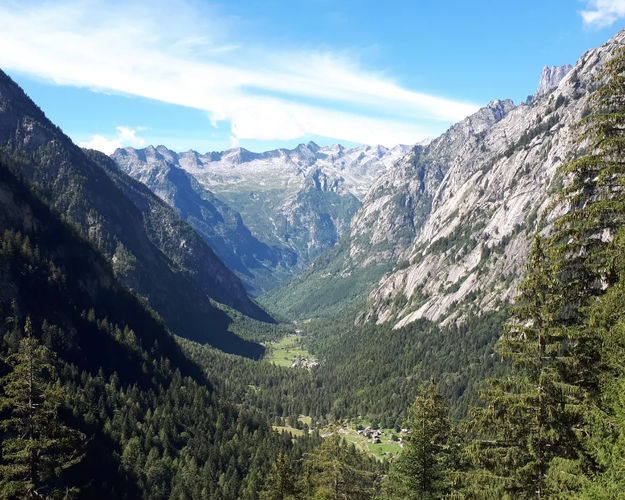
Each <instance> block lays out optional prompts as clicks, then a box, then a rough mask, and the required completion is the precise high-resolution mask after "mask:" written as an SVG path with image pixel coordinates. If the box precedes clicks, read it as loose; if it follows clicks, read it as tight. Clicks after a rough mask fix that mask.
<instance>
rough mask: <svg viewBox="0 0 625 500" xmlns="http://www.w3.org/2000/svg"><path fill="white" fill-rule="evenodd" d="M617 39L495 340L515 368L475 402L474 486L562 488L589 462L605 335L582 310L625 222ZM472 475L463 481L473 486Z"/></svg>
mask: <svg viewBox="0 0 625 500" xmlns="http://www.w3.org/2000/svg"><path fill="white" fill-rule="evenodd" d="M624 54H625V49H623V48H621V49H619V50H618V51H617V53H616V55H615V57H614V58H613V59H612V60H611V61H609V62H608V63H607V65H606V70H605V72H604V73H603V75H601V76H602V78H604V81H605V83H604V85H603V86H602V87H601V88H600V89H599V90H598V91H597V92H595V93H594V94H593V95H592V96H591V99H590V103H591V107H590V110H591V113H590V114H589V115H588V116H587V117H586V118H585V119H583V120H582V121H581V122H580V127H581V128H582V130H583V134H582V136H581V137H582V139H581V141H582V142H581V143H582V144H583V145H584V147H586V148H587V151H588V152H587V154H585V155H583V156H581V157H580V158H577V159H575V160H573V161H571V162H570V163H568V164H566V165H565V166H564V167H563V169H562V170H563V172H564V174H565V176H566V179H567V187H566V188H565V189H563V190H562V192H561V193H560V196H559V197H558V198H557V200H556V203H555V205H557V206H558V207H559V208H560V209H561V211H563V212H564V215H562V216H560V217H558V218H557V219H556V220H555V222H554V224H553V231H552V232H551V234H550V236H549V237H547V238H545V239H544V240H541V238H539V237H537V238H536V240H535V243H534V247H533V250H532V254H531V261H530V265H529V275H528V277H527V279H526V281H525V283H524V285H523V286H522V289H521V290H522V294H521V296H520V298H519V301H518V302H517V305H516V307H515V309H514V310H513V317H514V320H513V322H511V323H510V324H509V325H508V326H507V328H506V331H505V332H504V334H503V335H502V338H501V340H500V342H499V344H498V346H497V351H498V352H499V354H500V355H501V357H502V358H504V359H508V360H510V362H511V364H512V367H513V373H512V374H511V375H510V376H508V377H505V378H499V379H495V380H491V381H489V389H487V390H486V391H484V392H483V394H482V396H483V399H484V400H485V401H486V403H487V405H486V407H485V408H482V409H478V410H475V411H474V426H473V431H474V432H476V433H477V435H478V439H476V440H475V442H473V444H472V445H471V446H470V447H469V454H470V455H471V456H472V459H473V462H474V464H476V466H477V469H476V470H474V471H473V472H472V473H471V474H470V476H472V477H471V480H470V481H469V484H472V485H473V486H472V487H473V488H474V489H473V493H474V494H475V493H476V491H477V490H478V489H481V491H482V493H484V491H487V490H489V491H490V492H491V494H492V496H493V497H496V496H503V495H504V494H510V495H513V496H515V497H523V496H525V497H538V498H541V497H544V496H563V497H567V496H570V495H572V494H574V493H575V492H576V491H578V490H579V488H580V487H581V485H582V483H583V482H584V481H583V480H584V476H585V475H586V476H588V475H590V474H592V473H593V470H594V468H595V461H596V457H595V458H593V457H592V456H591V455H592V454H591V453H589V452H588V447H587V446H586V441H587V436H588V435H589V432H590V420H591V415H590V412H589V408H590V406H591V405H592V404H593V402H596V401H597V398H598V397H599V394H600V381H601V378H602V375H603V374H605V371H606V362H605V356H603V357H602V353H603V352H604V351H603V350H602V349H601V345H602V342H603V341H604V336H603V333H602V331H601V329H599V328H598V327H597V324H596V322H595V321H592V320H591V311H592V310H593V307H596V305H597V304H598V303H600V302H601V298H602V297H603V296H604V295H605V294H606V291H607V290H609V289H610V287H611V286H613V285H614V284H615V283H616V282H617V280H618V273H617V272H616V270H615V262H616V257H617V256H618V252H617V253H615V251H614V245H613V242H614V237H615V235H616V233H617V231H618V230H619V228H621V227H623V225H624V224H625V189H624V185H625V177H624V176H623V174H625V155H624V153H625V81H624V77H623V73H624V70H625V55H624ZM470 489H471V486H470V487H469V489H468V490H467V491H470Z"/></svg>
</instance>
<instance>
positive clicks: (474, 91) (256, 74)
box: [0, 0, 625, 153]
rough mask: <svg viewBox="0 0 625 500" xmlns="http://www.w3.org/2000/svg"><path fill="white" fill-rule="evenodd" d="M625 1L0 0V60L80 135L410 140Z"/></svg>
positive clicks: (574, 43)
mask: <svg viewBox="0 0 625 500" xmlns="http://www.w3.org/2000/svg"><path fill="white" fill-rule="evenodd" d="M624 19H625V0H547V1H545V0H541V1H534V0H525V1H509V2H502V1H501V0H497V1H490V0H489V1H486V0H484V1H480V0H473V1H466V0H458V1H451V0H438V1H429V0H428V1H426V0H408V1H399V0H385V1H384V2H381V1H380V0H375V1H366V0H360V1H356V0H291V1H285V0H282V1H278V0H273V1H272V0H263V1H260V0H230V1H227V2H208V1H200V0H151V1H133V0H126V1H115V0H52V1H50V0H43V1H41V0H0V26H1V27H2V28H0V68H1V69H2V70H3V71H5V72H6V73H7V74H8V75H9V76H10V77H11V78H13V79H14V80H15V81H16V82H17V83H18V84H19V85H20V86H21V87H22V88H23V89H24V90H25V92H26V93H27V94H28V95H29V96H30V97H31V98H32V99H33V100H34V101H35V102H36V103H37V104H38V105H39V106H40V107H41V108H42V109H43V111H44V112H45V113H46V115H47V116H48V117H49V118H50V119H51V120H52V121H53V122H54V123H56V124H57V125H59V126H60V127H61V128H62V129H63V131H64V132H65V133H66V134H67V135H69V136H70V137H71V138H72V139H73V140H74V141H75V142H76V143H78V144H80V145H82V146H85V147H91V148H95V149H99V150H101V151H104V152H105V153H111V152H113V151H114V149H115V148H117V147H125V146H133V147H144V146H147V145H149V144H153V145H158V144H163V145H165V146H167V147H169V148H170V149H173V150H176V151H186V150H189V149H195V150H198V151H200V152H207V151H220V150H224V149H228V148H231V147H238V146H241V147H245V148H247V149H249V150H252V151H265V150H269V149H273V148H277V147H294V146H296V145H297V144H298V143H301V142H308V141H310V140H313V141H315V142H316V143H317V144H319V145H329V144H334V143H341V144H343V145H346V146H354V145H357V144H383V145H386V146H388V147H391V146H393V145H395V144H398V143H403V144H414V143H416V142H419V141H422V140H424V139H427V138H433V137H436V136H437V135H439V134H441V133H442V132H444V131H445V130H446V129H447V128H448V127H449V126H450V125H452V124H453V123H455V122H457V121H459V120H461V119H463V118H464V117H465V116H467V115H469V114H471V113H473V112H474V111H476V110H477V109H479V107H481V106H484V105H485V104H487V103H488V102H489V101H491V100H493V99H506V98H510V99H513V100H514V101H515V103H519V102H522V101H523V100H525V98H526V97H527V96H528V95H530V94H533V93H534V91H535V90H536V87H537V85H538V81H539V78H540V73H541V71H542V68H543V67H544V66H545V65H549V66H552V65H562V64H566V63H571V64H574V63H575V61H576V60H577V59H578V58H579V56H581V54H582V53H583V52H584V51H586V50H588V49H590V48H593V47H596V46H598V45H601V44H602V43H604V42H606V41H607V40H608V39H609V38H610V37H611V36H613V35H614V34H615V33H616V32H617V31H618V30H620V29H622V28H623V20H624Z"/></svg>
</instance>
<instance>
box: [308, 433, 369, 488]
mask: <svg viewBox="0 0 625 500" xmlns="http://www.w3.org/2000/svg"><path fill="white" fill-rule="evenodd" d="M379 472H380V467H379V466H378V465H377V464H376V462H375V460H374V459H372V458H370V457H367V456H366V455H365V454H363V453H362V452H359V451H358V450H356V448H355V447H354V446H353V445H351V446H350V445H348V444H347V443H346V442H345V440H343V439H342V438H341V437H340V436H339V435H337V434H333V435H331V436H329V437H327V438H325V439H324V440H323V442H322V443H321V444H320V445H319V446H318V447H317V449H315V450H314V451H313V452H311V453H308V454H307V455H306V457H305V459H304V471H303V473H302V486H301V488H302V490H303V492H304V497H305V498H319V499H322V498H323V499H327V500H346V499H354V500H365V499H370V498H373V496H374V494H375V493H376V487H377V483H378V479H379Z"/></svg>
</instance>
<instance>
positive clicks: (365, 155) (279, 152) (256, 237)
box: [111, 142, 408, 294]
mask: <svg viewBox="0 0 625 500" xmlns="http://www.w3.org/2000/svg"><path fill="white" fill-rule="evenodd" d="M407 150H408V147H407V146H396V147H395V148H392V149H388V148H385V147H384V146H376V147H372V146H359V147H357V148H351V149H350V148H344V147H343V146H340V145H338V144H337V145H333V146H328V147H320V146H318V145H317V144H315V143H314V142H309V143H307V144H300V145H298V146H297V147H295V148H293V149H285V148H280V149H274V150H271V151H266V152H264V153H252V152H249V151H247V150H244V149H242V148H235V149H230V150H226V151H221V152H210V153H206V154H200V153H198V152H196V151H193V150H191V151H187V152H184V153H176V152H174V151H170V150H169V149H167V148H166V147H165V146H157V147H154V146H148V147H146V148H142V149H140V150H137V149H134V148H130V147H129V148H124V149H118V150H117V151H116V152H115V153H113V154H112V155H111V157H112V158H113V159H114V160H115V161H116V163H117V164H118V165H119V167H120V168H121V169H122V170H123V171H125V172H126V173H128V174H129V175H131V176H133V177H134V178H135V179H137V180H140V181H141V182H143V183H145V184H146V185H147V186H148V187H150V189H152V191H153V192H155V193H156V194H157V196H159V197H160V198H161V199H163V200H165V201H166V202H167V203H169V204H170V205H171V206H172V207H174V208H175V209H176V210H177V212H178V213H179V214H180V215H181V216H182V217H183V218H185V220H187V221H188V222H189V223H190V224H191V225H192V226H193V227H194V228H195V229H196V230H197V231H199V232H200V234H201V235H202V237H203V238H204V239H205V241H206V242H207V243H208V244H209V245H210V246H211V247H212V248H213V249H215V250H216V251H217V253H218V255H219V256H220V258H222V259H223V260H224V262H226V264H227V265H228V266H229V267H230V268H232V269H234V270H235V272H237V274H238V275H239V277H240V278H241V279H242V280H243V281H244V283H245V284H246V287H247V289H248V290H250V291H251V292H252V293H254V294H258V293H261V292H264V291H267V290H269V289H271V288H273V287H275V286H276V285H277V284H278V283H280V282H281V281H283V280H285V279H287V278H288V277H289V276H292V275H293V274H296V273H297V272H299V271H301V270H303V269H304V268H305V267H306V265H307V264H308V263H309V262H310V260H311V259H313V258H314V257H316V256H317V255H319V254H320V253H321V252H323V251H324V250H326V249H328V248H331V247H332V246H334V244H335V243H336V241H338V238H339V237H340V235H341V234H342V233H343V232H344V231H345V230H346V229H347V227H348V225H349V221H350V220H351V217H352V215H353V213H355V211H356V209H357V208H358V207H359V206H360V203H361V201H360V200H361V199H362V198H363V197H364V195H365V193H366V191H367V189H368V187H369V185H370V184H371V183H372V182H373V181H374V180H375V179H376V178H377V177H378V176H379V175H380V174H381V173H382V172H384V171H386V170H387V169H388V168H390V167H391V165H392V164H393V163H394V162H395V161H396V159H397V158H399V157H401V156H402V155H403V153H404V152H405V151H407ZM174 176H175V177H176V179H177V180H176V179H174V178H173V177H174ZM191 212H194V215H192V214H191Z"/></svg>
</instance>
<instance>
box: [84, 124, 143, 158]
mask: <svg viewBox="0 0 625 500" xmlns="http://www.w3.org/2000/svg"><path fill="white" fill-rule="evenodd" d="M142 129H143V127H137V128H134V129H133V128H129V127H123V126H119V127H116V131H117V134H116V135H115V137H113V138H111V139H107V138H106V137H104V136H103V135H99V134H95V135H93V136H91V139H90V140H88V141H85V142H79V143H78V145H79V146H80V147H83V148H89V149H97V150H98V151H102V152H103V153H106V154H107V155H110V154H111V153H113V152H114V151H115V150H116V149H117V148H123V147H126V146H133V147H135V148H141V147H143V146H145V140H144V139H142V138H141V137H137V132H138V131H140V130H142Z"/></svg>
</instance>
